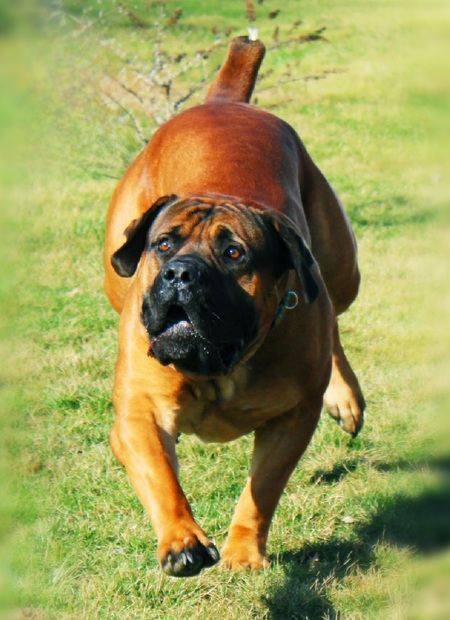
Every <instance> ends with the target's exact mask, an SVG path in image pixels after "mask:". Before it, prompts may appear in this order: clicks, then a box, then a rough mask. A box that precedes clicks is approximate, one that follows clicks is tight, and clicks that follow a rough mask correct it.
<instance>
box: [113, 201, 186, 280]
mask: <svg viewBox="0 0 450 620" xmlns="http://www.w3.org/2000/svg"><path fill="white" fill-rule="evenodd" d="M176 200H178V196H176V195H175V194H172V195H170V196H162V198H158V200H157V201H156V202H154V203H153V204H152V206H151V207H150V208H149V209H147V211H146V212H145V213H144V215H142V216H141V217H140V218H138V219H137V220H133V221H132V222H131V224H130V225H129V226H128V227H127V229H126V230H125V232H124V235H125V237H126V238H127V240H126V241H125V243H124V244H123V246H122V247H121V248H119V249H118V250H117V251H116V252H114V254H113V255H112V256H111V264H112V266H113V267H114V270H115V272H116V273H118V274H119V276H122V277H123V278H130V277H131V276H132V275H134V272H135V271H136V269H137V266H138V263H139V260H140V258H141V255H142V252H143V251H144V248H145V242H146V240H147V233H148V231H149V230H150V227H151V225H152V224H153V222H154V221H155V219H156V216H157V215H158V214H159V213H161V211H162V209H164V208H165V207H168V206H169V205H171V204H173V203H174V202H175V201H176Z"/></svg>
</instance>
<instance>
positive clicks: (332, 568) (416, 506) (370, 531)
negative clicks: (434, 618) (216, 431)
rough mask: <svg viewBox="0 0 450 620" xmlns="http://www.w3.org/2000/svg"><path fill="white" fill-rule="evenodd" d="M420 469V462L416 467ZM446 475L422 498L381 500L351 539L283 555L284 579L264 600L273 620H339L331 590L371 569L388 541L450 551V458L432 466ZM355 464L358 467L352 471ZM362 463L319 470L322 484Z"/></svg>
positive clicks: (429, 550) (418, 548)
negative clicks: (312, 619) (359, 572)
mask: <svg viewBox="0 0 450 620" xmlns="http://www.w3.org/2000/svg"><path fill="white" fill-rule="evenodd" d="M416 465H417V464H416ZM427 465H429V466H430V467H432V468H436V470H437V471H439V473H440V474H442V476H441V478H440V480H441V483H442V484H440V485H439V486H437V487H436V488H433V489H430V490H427V491H425V492H423V493H422V494H421V495H420V496H418V497H411V496H406V495H399V496H396V497H388V498H380V503H379V505H378V508H377V511H376V513H375V514H373V515H372V516H371V518H370V519H369V520H368V521H366V522H364V523H362V524H360V525H357V526H356V527H355V529H354V530H353V533H352V538H351V540H345V539H343V538H339V537H336V538H332V539H331V540H329V541H326V542H320V543H317V544H312V545H307V546H305V547H303V548H302V549H301V550H299V551H293V552H288V553H284V554H282V555H280V556H279V558H278V560H279V562H280V564H281V565H282V566H283V569H284V571H285V576H284V581H283V583H282V584H281V585H278V587H276V588H274V589H273V590H272V592H270V593H269V594H268V596H267V597H265V604H266V605H267V607H268V609H269V612H270V615H269V617H270V618H271V619H272V620H289V619H306V618H315V619H316V618H317V619H319V618H327V619H330V620H331V619H334V620H336V619H338V618H340V617H341V615H340V612H339V611H338V610H336V609H335V608H334V606H333V604H332V602H331V600H330V597H329V594H328V590H329V588H330V587H334V588H335V587H336V586H339V583H340V582H342V581H343V580H344V579H345V577H347V576H348V575H351V574H352V573H353V572H354V571H355V570H359V571H363V572H366V571H369V570H370V569H371V568H372V567H373V566H374V565H375V562H376V555H375V552H376V546H377V544H378V543H380V542H383V543H387V544H389V545H392V546H393V547H394V548H395V547H397V548H409V549H411V550H412V551H414V552H415V553H416V554H421V555H432V554H433V553H435V552H436V553H437V552H440V551H443V550H444V549H446V548H449V547H450V477H449V471H450V469H449V465H450V461H449V460H448V459H444V460H440V461H436V462H428V461H427ZM352 466H353V469H352ZM356 466H357V464H356V463H353V464H350V467H349V464H346V465H345V466H343V465H342V466H340V465H337V466H336V467H335V468H334V470H333V471H332V472H327V473H328V476H329V477H328V478H324V472H322V474H321V475H318V474H320V472H317V474H316V475H318V477H317V480H321V481H323V482H326V483H329V482H335V481H336V480H339V479H340V478H341V477H342V476H343V475H345V472H347V473H349V472H350V471H353V470H354V469H355V468H356ZM379 467H380V469H382V470H383V471H389V470H390V469H398V468H403V467H405V468H411V463H407V462H404V463H395V464H392V465H382V464H380V466H379Z"/></svg>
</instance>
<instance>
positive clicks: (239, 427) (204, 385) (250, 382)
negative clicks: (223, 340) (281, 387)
mask: <svg viewBox="0 0 450 620" xmlns="http://www.w3.org/2000/svg"><path fill="white" fill-rule="evenodd" d="M267 396H268V394H267V390H264V389H261V384H260V383H259V382H255V380H254V377H252V376H251V374H250V373H248V372H247V371H246V370H245V369H240V372H238V373H234V374H233V375H232V376H231V377H221V378H219V379H213V380H209V381H201V382H196V383H195V384H192V385H190V387H189V390H188V393H187V395H186V398H185V399H183V404H182V406H181V408H180V411H179V414H178V416H177V428H178V430H179V431H180V432H182V433H186V434H195V435H197V436H198V437H199V438H200V439H202V440H203V441H205V442H210V441H211V442H226V441H232V440H233V439H236V438H238V437H241V436H242V435H245V434H248V433H250V432H251V431H253V430H255V429H256V428H258V427H259V426H261V425H262V424H264V423H265V422H266V421H267V420H269V419H271V418H272V417H274V416H276V415H279V414H280V404H281V410H283V409H287V407H286V406H284V404H282V403H280V402H279V399H277V401H276V402H275V401H274V400H273V399H271V398H270V397H269V398H267ZM296 397H297V395H294V394H293V393H292V394H291V395H290V396H289V400H291V398H292V399H295V398H296ZM281 400H283V399H281Z"/></svg>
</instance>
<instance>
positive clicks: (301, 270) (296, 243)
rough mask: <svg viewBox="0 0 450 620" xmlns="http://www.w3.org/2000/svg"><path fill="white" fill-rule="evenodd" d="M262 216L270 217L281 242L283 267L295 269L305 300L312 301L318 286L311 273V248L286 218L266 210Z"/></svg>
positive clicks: (312, 260)
mask: <svg viewBox="0 0 450 620" xmlns="http://www.w3.org/2000/svg"><path fill="white" fill-rule="evenodd" d="M264 217H266V218H267V217H268V218H269V219H270V223H271V225H272V226H273V228H274V229H275V231H276V233H277V236H278V239H279V240H280V241H281V243H282V250H284V257H283V266H284V268H286V269H295V271H296V272H297V274H298V277H299V279H300V282H301V285H302V289H303V297H304V299H305V302H306V303H308V304H312V303H314V302H315V301H316V299H317V297H318V295H319V286H318V284H317V282H316V280H315V279H314V276H313V274H312V269H313V267H314V265H315V263H316V261H315V260H314V257H313V255H312V254H311V250H310V249H309V248H308V246H307V245H306V243H305V241H304V240H303V239H302V237H301V236H300V234H299V233H298V232H297V231H296V230H295V227H294V224H293V223H292V222H291V221H290V220H289V219H288V218H286V217H284V216H281V217H280V216H279V215H275V214H273V213H270V212H268V211H267V212H264Z"/></svg>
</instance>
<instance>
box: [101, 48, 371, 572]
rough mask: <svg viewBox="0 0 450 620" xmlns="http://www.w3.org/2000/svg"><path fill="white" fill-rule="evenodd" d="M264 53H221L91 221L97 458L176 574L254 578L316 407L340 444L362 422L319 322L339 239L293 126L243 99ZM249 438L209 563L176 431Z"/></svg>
mask: <svg viewBox="0 0 450 620" xmlns="http://www.w3.org/2000/svg"><path fill="white" fill-rule="evenodd" d="M264 52H265V48H264V45H263V44H262V43H261V42H260V41H250V40H249V39H248V38H246V37H239V38H237V39H234V40H233V41H232V42H231V43H230V46H229V50H228V54H227V57H226V59H225V62H224V65H223V66H222V68H221V70H220V71H219V73H218V74H217V77H216V79H215V81H214V82H213V84H212V86H211V88H210V90H209V93H208V95H207V97H206V100H205V103H204V104H203V105H199V106H197V107H194V108H191V109H189V110H187V111H184V112H182V113H180V114H178V115H177V116H175V117H174V118H172V119H171V120H169V121H168V122H167V123H166V124H165V125H163V126H162V127H161V128H159V129H158V131H157V132H156V133H155V134H154V136H153V138H152V139H151V141H150V142H149V144H148V145H147V146H146V148H145V149H144V150H143V152H142V153H141V154H140V155H139V156H138V157H137V159H136V160H135V161H134V162H133V163H132V164H131V166H130V167H129V169H128V170H127V172H126V174H125V176H124V177H123V179H122V180H121V181H120V183H119V185H118V187H117V189H116V191H115V193H114V195H113V198H112V201H111V205H110V207H109V212H108V219H107V230H106V243H105V253H104V262H105V270H106V281H105V288H106V293H107V296H108V298H109V300H110V302H111V304H112V306H113V307H114V308H115V309H116V310H117V312H119V313H120V326H119V352H118V360H117V369H116V375H115V385H114V406H115V411H116V417H115V422H114V426H113V429H112V432H111V446H112V450H113V452H114V454H115V456H116V457H117V459H118V461H119V462H120V463H121V464H123V465H124V466H125V468H126V471H127V473H128V476H129V478H130V481H131V484H132V486H133V487H134V489H135V491H136V493H137V495H138V497H139V499H140V501H141V502H142V505H143V507H144V508H145V510H146V512H147V513H148V515H149V517H150V520H151V522H152V525H153V528H154V531H155V533H156V536H157V540H158V548H157V555H158V559H159V562H160V563H161V566H162V568H163V570H164V572H165V573H167V574H169V575H173V576H177V577H186V576H190V575H195V574H197V573H198V572H199V571H200V570H201V569H202V568H205V567H208V566H212V565H213V564H215V563H216V562H218V561H219V559H220V558H221V563H222V565H223V566H225V567H229V568H232V569H236V568H242V567H247V568H251V569H256V570H257V569H261V568H265V567H267V566H268V564H269V562H268V559H267V555H266V544H267V537H268V532H269V526H270V522H271V519H272V516H273V514H274V511H275V508H276V506H277V503H278V501H279V498H280V495H281V493H282V491H283V489H284V487H285V485H286V483H287V481H288V479H289V476H290V475H291V473H292V471H293V469H294V468H295V466H296V464H297V462H298V460H299V458H300V457H301V455H302V454H303V452H304V450H305V449H306V447H307V445H308V443H309V441H310V439H311V436H312V434H313V433H314V430H315V428H316V425H317V422H318V419H319V416H320V413H321V409H322V405H323V402H325V406H326V408H327V409H328V411H329V413H330V414H331V415H332V416H333V417H334V418H335V419H336V420H337V421H338V422H339V424H340V425H341V426H342V428H343V429H344V430H345V431H347V432H348V433H350V434H352V435H353V436H355V435H356V434H357V433H358V431H359V430H360V428H361V426H362V423H363V410H364V399H363V396H362V393H361V390H360V387H359V385H358V381H357V378H356V376H355V374H354V372H353V371H352V369H351V367H350V365H349V362H348V361H347V359H346V356H345V354H344V351H343V348H342V346H341V343H340V340H339V331H338V323H337V319H336V317H337V316H338V315H339V314H340V313H342V312H343V311H344V310H346V309H347V308H348V307H349V306H350V304H351V303H352V302H353V300H354V299H355V297H356V295H357V292H358V287H359V281H360V276H359V272H358V266H357V251H356V243H355V238H354V235H353V232H352V230H351V227H350V224H349V221H348V219H347V216H346V215H345V213H344V210H343V208H342V205H341V203H340V202H339V200H338V198H337V196H336V194H335V193H334V191H333V189H332V188H331V186H330V185H329V183H328V182H327V180H326V179H325V177H324V176H323V174H322V173H321V172H320V171H319V169H318V168H317V166H316V165H315V164H314V162H313V161H312V159H311V157H310V156H309V155H308V153H307V151H306V149H305V147H304V145H303V144H302V142H301V141H300V139H299V137H298V136H297V134H296V132H295V131H294V130H293V129H292V128H291V127H290V126H289V125H288V124H287V123H285V122H284V121H282V120H280V119H279V118H278V117H276V116H274V115H272V114H269V113H268V112H265V111H263V110H260V109H257V108H256V107H254V106H252V105H250V104H249V103H248V102H249V99H250V95H251V93H252V90H253V87H254V83H255V79H256V75H257V72H258V69H259V66H260V64H261V61H262V59H263V56H264ZM251 432H253V433H254V452H253V457H252V463H251V468H250V473H249V477H248V480H247V483H246V486H245V488H244V490H243V492H242V495H241V497H240V499H239V502H238V504H237V506H236V510H235V512H234V516H233V518H232V521H231V526H230V529H229V532H228V538H227V540H226V542H225V546H224V548H223V549H222V551H221V554H220V555H219V552H218V551H217V549H216V547H215V546H214V544H213V543H212V542H211V540H210V539H209V538H208V536H207V534H206V533H205V531H204V530H203V529H202V528H201V527H200V525H198V524H197V522H196V521H195V519H194V516H193V514H192V510H191V508H190V506H189V503H188V501H187V499H186V496H185V494H184V493H183V490H182V488H181V486H180V482H179V480H178V462H177V456H176V450H175V448H176V442H177V437H178V435H179V433H194V434H195V435H197V436H198V437H200V438H201V439H202V440H204V441H207V442H227V441H231V440H233V439H236V438H238V437H240V436H242V435H245V434H247V433H251ZM224 475H226V473H225V472H224Z"/></svg>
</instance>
